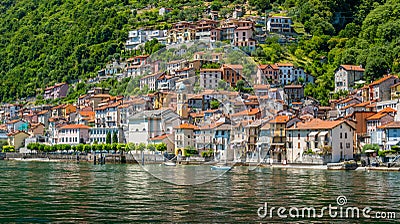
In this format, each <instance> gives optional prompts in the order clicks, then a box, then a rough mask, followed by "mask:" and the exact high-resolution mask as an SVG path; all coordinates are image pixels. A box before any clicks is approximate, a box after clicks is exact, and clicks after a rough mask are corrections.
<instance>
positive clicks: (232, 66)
mask: <svg viewBox="0 0 400 224" xmlns="http://www.w3.org/2000/svg"><path fill="white" fill-rule="evenodd" d="M222 66H223V67H224V68H231V69H239V70H240V69H243V66H242V65H231V64H224V65H222Z"/></svg>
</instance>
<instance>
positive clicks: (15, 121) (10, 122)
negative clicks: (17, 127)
mask: <svg viewBox="0 0 400 224" xmlns="http://www.w3.org/2000/svg"><path fill="white" fill-rule="evenodd" d="M18 121H20V120H19V119H16V120H12V121H9V122H7V124H15V123H17V122H18Z"/></svg>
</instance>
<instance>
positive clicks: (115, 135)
mask: <svg viewBox="0 0 400 224" xmlns="http://www.w3.org/2000/svg"><path fill="white" fill-rule="evenodd" d="M112 142H113V143H118V136H117V132H116V131H114V132H113V136H112Z"/></svg>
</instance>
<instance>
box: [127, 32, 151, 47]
mask: <svg viewBox="0 0 400 224" xmlns="http://www.w3.org/2000/svg"><path fill="white" fill-rule="evenodd" d="M146 41H147V38H146V34H145V33H144V32H143V30H132V31H129V33H128V40H127V41H126V43H125V49H127V50H134V49H137V48H138V46H139V45H140V44H143V43H145V42H146Z"/></svg>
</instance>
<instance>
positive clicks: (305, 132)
mask: <svg viewBox="0 0 400 224" xmlns="http://www.w3.org/2000/svg"><path fill="white" fill-rule="evenodd" d="M354 130H355V128H354V127H353V126H351V125H350V124H349V123H348V122H347V121H325V120H320V119H313V120H311V121H308V122H304V123H303V122H298V123H297V124H296V125H294V126H293V127H291V128H288V129H287V130H286V139H287V140H286V141H287V155H286V157H287V159H288V162H290V163H296V162H302V160H303V155H304V153H305V152H306V151H307V150H309V149H311V150H312V151H313V152H315V153H323V152H324V151H325V152H329V151H330V153H331V155H332V158H331V162H339V161H340V160H348V159H353V135H354Z"/></svg>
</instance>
